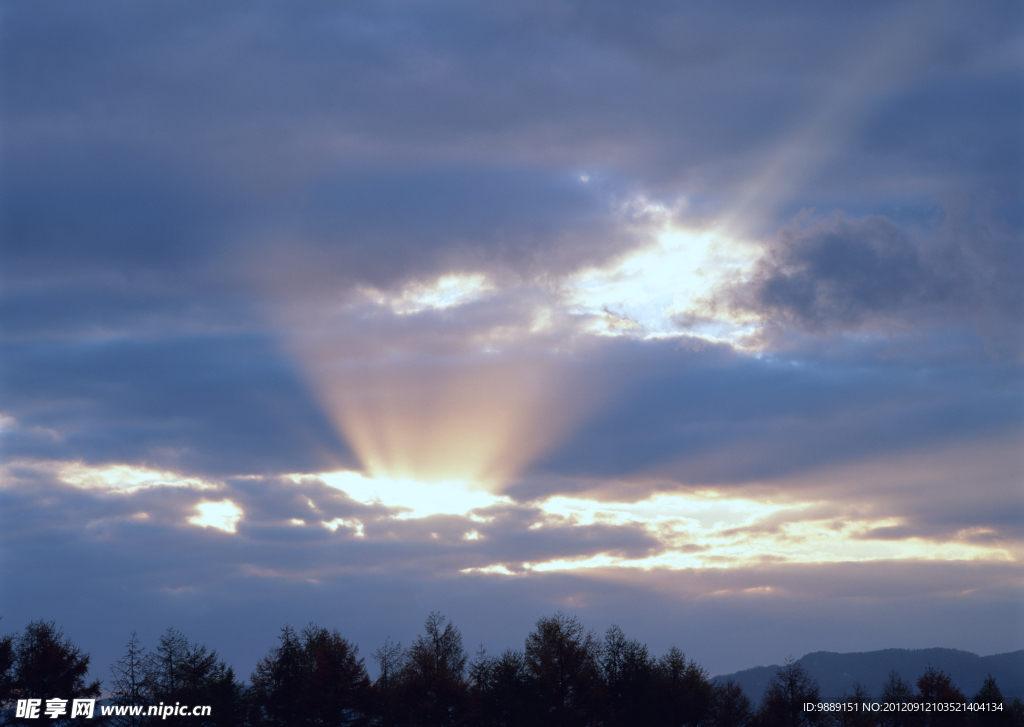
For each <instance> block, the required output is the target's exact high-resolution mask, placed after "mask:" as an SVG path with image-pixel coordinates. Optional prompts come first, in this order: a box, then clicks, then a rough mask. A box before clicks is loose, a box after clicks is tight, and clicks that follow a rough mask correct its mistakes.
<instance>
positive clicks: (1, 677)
mask: <svg viewBox="0 0 1024 727" xmlns="http://www.w3.org/2000/svg"><path fill="white" fill-rule="evenodd" d="M13 696H14V637H13V636H11V635H7V636H0V710H3V709H5V708H6V707H7V705H8V703H9V702H10V701H11V698H12V697H13Z"/></svg>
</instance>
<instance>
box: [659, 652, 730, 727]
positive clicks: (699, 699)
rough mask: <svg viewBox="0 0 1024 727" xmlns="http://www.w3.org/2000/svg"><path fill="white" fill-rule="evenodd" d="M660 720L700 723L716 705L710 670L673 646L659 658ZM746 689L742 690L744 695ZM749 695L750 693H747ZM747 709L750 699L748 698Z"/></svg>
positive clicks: (677, 723) (691, 725)
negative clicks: (688, 659) (709, 674)
mask: <svg viewBox="0 0 1024 727" xmlns="http://www.w3.org/2000/svg"><path fill="white" fill-rule="evenodd" d="M656 671H657V681H658V686H659V690H658V691H659V695H660V697H659V699H658V705H659V712H660V715H661V716H660V718H659V724H665V725H673V727H680V726H681V725H688V726H689V727H696V726H697V725H699V724H702V723H704V722H706V721H707V720H708V719H709V718H710V717H711V715H712V713H713V710H714V707H715V697H716V695H715V689H714V687H713V686H712V685H711V682H710V681H709V679H708V673H707V671H705V670H704V669H702V668H701V667H700V666H698V664H697V662H695V661H693V660H692V659H691V660H690V661H689V662H687V661H686V655H685V654H683V652H682V651H680V650H679V649H677V648H676V647H675V646H673V647H672V648H671V649H669V651H668V653H667V654H665V655H664V656H662V657H661V659H659V660H658V664H657V670H656ZM742 693H743V690H742V689H741V690H740V695H742ZM744 699H746V697H744ZM746 704H747V707H746V709H747V712H749V710H750V700H749V699H748V700H747V701H746Z"/></svg>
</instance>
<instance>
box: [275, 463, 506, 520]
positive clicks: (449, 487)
mask: <svg viewBox="0 0 1024 727" xmlns="http://www.w3.org/2000/svg"><path fill="white" fill-rule="evenodd" d="M289 478H290V479H291V480H292V481H294V482H297V483H301V482H302V481H303V480H306V479H318V480H322V481H323V482H325V483H326V484H328V485H330V486H331V487H335V488H337V489H339V490H343V491H344V492H345V494H347V495H348V496H349V497H351V498H352V499H353V500H355V501H357V502H361V503H363V504H367V505H371V504H375V503H380V504H383V505H386V506H388V507H397V508H402V509H404V510H405V512H403V513H401V514H399V515H397V517H398V518H401V519H409V518H421V517H428V516H430V515H465V514H466V513H468V512H469V511H470V510H474V509H476V508H481V507H489V506H491V505H495V504H498V503H502V502H505V503H508V502H511V501H510V500H509V499H508V498H507V497H501V496H496V495H492V494H490V493H488V492H485V491H482V490H481V489H480V488H479V486H475V489H474V486H473V485H472V484H470V483H466V482H458V481H442V482H420V481H417V480H413V479H409V478H392V477H367V476H365V475H363V474H361V473H359V472H351V471H340V472H327V473H324V474H318V475H289ZM335 527H336V526H335Z"/></svg>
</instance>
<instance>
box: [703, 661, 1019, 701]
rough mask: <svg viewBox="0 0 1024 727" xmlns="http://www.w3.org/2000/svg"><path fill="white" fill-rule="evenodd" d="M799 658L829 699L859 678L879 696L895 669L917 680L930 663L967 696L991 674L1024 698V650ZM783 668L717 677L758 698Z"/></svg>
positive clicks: (1007, 691)
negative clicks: (738, 686) (777, 671)
mask: <svg viewBox="0 0 1024 727" xmlns="http://www.w3.org/2000/svg"><path fill="white" fill-rule="evenodd" d="M797 661H798V662H799V663H800V664H801V665H802V666H803V667H804V668H805V669H807V671H808V673H809V674H810V675H811V676H812V677H814V678H815V679H816V680H817V681H818V686H819V687H820V688H821V698H822V699H823V700H828V701H838V700H839V698H840V697H841V696H842V695H843V693H844V692H845V693H850V692H852V691H853V685H854V682H860V683H861V684H863V685H864V686H865V687H867V688H868V690H869V691H870V692H871V696H872V698H874V699H877V698H878V697H879V696H880V695H881V693H882V685H883V684H884V683H885V680H886V679H887V678H888V676H889V671H890V670H892V669H895V670H896V671H897V672H899V675H900V676H901V677H903V678H904V679H905V680H906V681H907V682H909V683H910V685H911V686H914V685H915V682H916V681H917V678H918V677H919V676H921V674H922V673H924V670H925V669H927V668H928V667H929V666H933V667H935V668H936V669H941V670H942V671H944V672H945V673H946V674H948V675H949V676H950V678H951V679H952V680H953V683H954V684H956V686H957V687H959V688H960V691H962V692H963V693H964V696H965V697H967V699H970V698H971V697H972V696H974V694H975V693H976V692H977V691H978V690H979V689H980V688H981V684H982V682H983V681H984V680H985V677H986V676H988V675H989V674H991V675H992V676H993V677H995V679H996V683H997V684H998V685H999V689H1000V690H1001V691H1002V692H1003V697H1004V698H1006V699H1012V698H1013V697H1021V698H1024V650H1021V651H1010V652H1007V653H1005V654H993V655H992V656H978V655H977V654H972V653H971V652H969V651H959V650H958V649H883V650H882V651H864V652H856V653H851V654H837V653H835V652H832V651H815V652H814V653H812V654H807V655H806V656H804V657H802V658H800V659H798V660H797ZM778 668H779V665H778V664H775V665H772V666H755V667H754V668H753V669H744V670H743V671H738V672H736V673H734V674H722V675H721V676H716V677H715V678H714V679H713V680H712V681H715V682H723V681H725V680H726V679H732V680H733V681H735V682H736V683H737V684H739V685H740V686H741V687H743V691H744V692H746V694H747V696H748V697H750V699H751V701H753V702H754V703H755V704H757V702H758V701H760V699H761V694H762V693H764V689H765V687H766V686H767V685H768V681H769V680H770V679H771V678H772V676H774V675H775V670H776V669H778Z"/></svg>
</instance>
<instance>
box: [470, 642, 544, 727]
mask: <svg viewBox="0 0 1024 727" xmlns="http://www.w3.org/2000/svg"><path fill="white" fill-rule="evenodd" d="M470 682H471V692H470V696H471V711H470V719H471V724H474V725H480V726H481V727H511V726H512V725H525V724H527V723H528V722H529V716H530V702H531V699H532V694H531V692H530V684H529V681H528V675H527V673H526V659H525V657H524V656H523V652H521V651H516V650H515V649H506V650H505V651H503V652H502V653H501V656H497V657H492V656H488V655H487V653H486V652H485V651H483V650H481V651H480V653H479V654H478V655H477V658H476V659H475V660H474V661H473V663H472V664H471V665H470Z"/></svg>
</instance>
